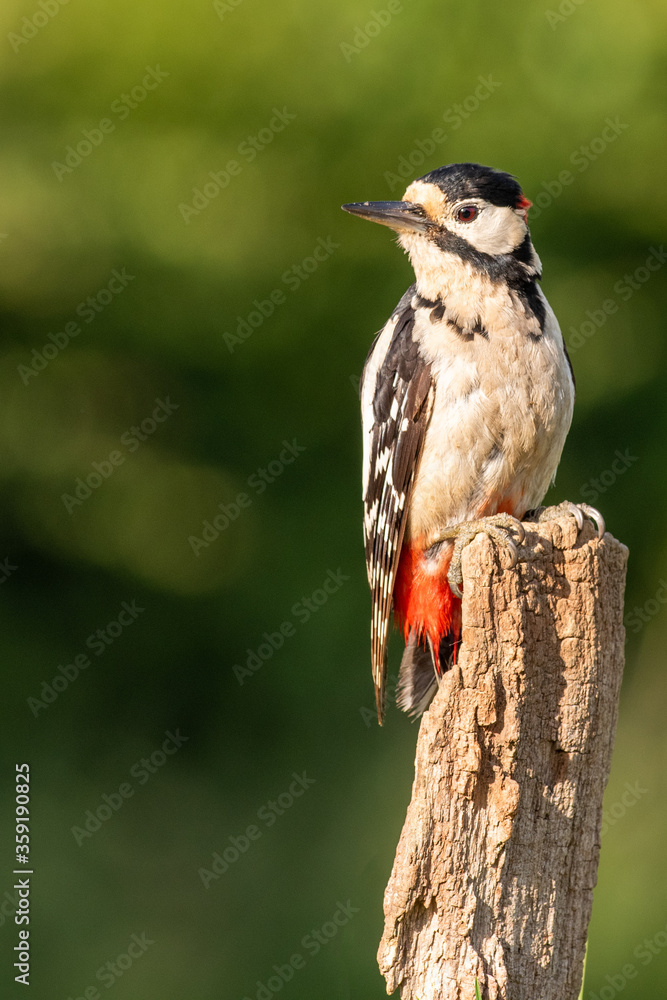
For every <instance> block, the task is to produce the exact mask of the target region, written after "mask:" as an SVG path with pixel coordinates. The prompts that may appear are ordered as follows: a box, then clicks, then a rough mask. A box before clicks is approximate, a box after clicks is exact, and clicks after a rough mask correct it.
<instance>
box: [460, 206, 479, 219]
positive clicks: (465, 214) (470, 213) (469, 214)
mask: <svg viewBox="0 0 667 1000" xmlns="http://www.w3.org/2000/svg"><path fill="white" fill-rule="evenodd" d="M478 212H479V210H478V208H477V206H476V205H464V206H463V208H460V209H459V210H458V212H457V213H456V218H457V219H458V220H459V222H472V221H473V219H476V218H477V215H478Z"/></svg>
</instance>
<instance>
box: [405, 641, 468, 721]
mask: <svg viewBox="0 0 667 1000" xmlns="http://www.w3.org/2000/svg"><path fill="white" fill-rule="evenodd" d="M457 645H458V640H457V637H456V635H455V634H454V632H448V633H447V635H444V636H443V637H442V639H441V641H440V648H439V651H438V654H439V655H438V657H437V660H438V661H439V666H440V671H441V672H444V671H445V670H448V669H449V668H450V666H451V665H452V662H453V661H454V659H455V656H456V647H457ZM441 675H442V674H441V673H440V674H439V673H438V669H437V667H436V657H435V656H434V651H433V647H432V645H431V641H430V639H428V638H423V639H422V640H419V639H418V637H417V633H416V632H415V631H411V632H410V634H409V636H408V641H407V643H406V646H405V652H404V653H403V659H402V660H401V668H400V671H399V674H398V685H397V687H396V704H397V705H398V707H399V708H400V709H401V710H402V711H403V712H407V713H408V715H410V716H412V718H414V719H416V718H418V717H419V716H420V715H423V713H424V712H425V711H426V709H427V708H428V706H429V705H430V704H431V702H432V701H433V698H434V697H435V693H436V691H437V690H438V685H439V683H440V679H441Z"/></svg>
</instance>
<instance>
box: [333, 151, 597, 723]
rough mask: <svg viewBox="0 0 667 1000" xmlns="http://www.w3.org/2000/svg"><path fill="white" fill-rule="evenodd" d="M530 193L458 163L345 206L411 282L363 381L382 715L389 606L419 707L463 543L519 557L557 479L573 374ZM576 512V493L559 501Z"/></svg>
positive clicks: (451, 656) (406, 706)
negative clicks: (393, 251) (479, 542)
mask: <svg viewBox="0 0 667 1000" xmlns="http://www.w3.org/2000/svg"><path fill="white" fill-rule="evenodd" d="M530 205H531V202H530V201H529V200H528V199H527V198H526V197H525V195H524V194H523V192H522V190H521V187H520V185H519V183H518V182H517V180H516V179H515V178H514V177H513V176H511V175H510V174H507V173H504V172H502V171H500V170H495V169H493V168H492V167H485V166H481V165H480V164H478V163H454V164H450V165H448V166H444V167H440V168H439V169H437V170H433V171H431V172H430V173H428V174H426V175H425V176H424V177H420V178H418V179H417V180H415V181H413V182H412V183H411V184H410V185H409V186H408V188H407V190H406V192H405V194H404V196H403V200H402V201H379V202H363V203H355V204H348V205H343V206H342V207H343V209H344V210H345V211H346V212H350V213H351V214H352V215H358V216H360V217H361V218H362V219H368V220H369V221H371V222H378V223H380V224H382V225H384V226H388V227H389V228H390V229H393V230H394V231H395V232H396V233H398V243H399V245H400V246H401V247H402V248H403V249H404V251H405V252H407V254H408V255H409V257H410V262H411V264H412V267H413V270H414V273H415V283H414V284H413V285H411V286H410V288H408V290H407V292H406V293H405V295H404V296H403V297H402V299H401V300H400V302H399V303H398V305H397V306H396V308H395V310H394V312H393V313H392V315H391V317H390V318H389V320H388V321H387V323H386V324H385V326H384V327H383V329H382V330H380V332H379V333H378V334H377V336H376V337H375V340H374V341H373V344H372V346H371V349H370V353H369V355H368V358H367V359H366V364H365V366H364V370H363V374H362V378H361V385H360V395H361V411H362V427H363V500H364V541H365V550H366V566H367V571H368V581H369V584H370V588H371V594H372V616H371V657H372V667H373V679H374V683H375V696H376V702H377V712H378V721H379V723H380V725H382V721H383V718H384V712H385V687H386V671H387V645H388V638H389V635H388V633H389V620H390V615H391V610H392V605H393V611H394V618H395V621H396V623H397V624H398V625H399V626H400V627H401V628H402V630H403V633H404V638H405V643H406V645H405V652H404V654H403V659H402V661H401V667H400V671H399V679H398V686H397V702H398V705H399V707H400V708H402V709H403V710H404V711H407V712H409V713H410V714H411V715H413V716H418V715H421V714H422V712H424V711H425V710H426V708H427V707H428V705H429V704H430V702H431V700H432V698H433V695H434V694H435V691H436V690H437V686H438V683H439V681H440V679H441V678H442V675H443V672H444V671H445V670H446V669H447V668H448V667H449V666H451V663H452V662H453V661H454V660H455V659H456V654H457V648H458V643H459V638H460V634H461V598H462V591H461V584H462V582H463V578H462V574H461V551H462V549H463V547H464V546H465V545H466V544H468V542H470V541H471V540H472V539H473V538H474V537H475V535H476V534H477V533H478V532H480V531H483V532H486V533H487V534H488V535H490V536H491V537H492V538H494V539H495V540H496V541H497V542H498V543H499V544H502V545H504V546H506V547H507V548H508V549H509V554H510V565H511V566H513V565H515V563H516V559H517V547H516V542H515V538H516V541H518V542H521V541H522V540H523V537H524V529H523V527H522V524H521V520H522V519H523V518H525V517H527V516H530V517H533V518H536V519H539V518H540V517H544V516H549V515H550V514H552V513H553V509H552V508H548V509H547V510H545V509H544V508H540V507H539V505H540V504H541V502H542V499H543V498H544V495H545V493H546V492H547V489H548V488H549V486H550V484H551V483H552V482H553V480H554V477H555V474H556V468H557V466H558V462H559V460H560V456H561V452H562V450H563V446H564V444H565V438H566V435H567V432H568V430H569V427H570V423H571V421H572V411H573V406H574V396H575V384H574V374H573V371H572V365H571V363H570V359H569V357H568V354H567V350H566V347H565V342H564V340H563V336H562V334H561V331H560V328H559V326H558V321H557V320H556V317H555V316H554V313H553V311H552V309H551V307H550V305H549V303H548V302H547V300H546V298H545V296H544V294H543V292H542V290H541V288H540V286H539V284H538V282H539V281H540V279H541V277H542V265H541V263H540V259H539V257H538V256H537V253H536V252H535V249H534V247H533V244H532V241H531V238H530V231H529V228H528V209H529V208H530ZM565 506H566V507H567V508H568V510H570V512H571V513H572V514H573V516H575V517H576V518H577V523H578V526H579V528H581V527H582V526H583V518H584V514H585V515H587V516H589V517H591V518H592V519H593V520H594V521H595V522H596V523H597V528H598V534H599V536H600V537H602V534H603V533H604V522H603V520H602V517H601V515H600V514H599V512H598V511H596V510H594V509H593V508H592V507H589V506H588V505H586V504H580V505H578V506H575V505H574V504H567V505H565Z"/></svg>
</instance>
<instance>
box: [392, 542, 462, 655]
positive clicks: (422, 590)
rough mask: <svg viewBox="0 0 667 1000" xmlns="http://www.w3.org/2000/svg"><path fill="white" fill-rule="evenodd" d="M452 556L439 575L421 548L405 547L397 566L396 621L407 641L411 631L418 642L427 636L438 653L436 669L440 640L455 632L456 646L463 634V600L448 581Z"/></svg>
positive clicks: (444, 563)
mask: <svg viewBox="0 0 667 1000" xmlns="http://www.w3.org/2000/svg"><path fill="white" fill-rule="evenodd" d="M450 560H451V557H450V558H449V559H448V558H444V559H443V560H442V562H441V563H440V566H439V567H438V572H437V573H431V572H428V571H427V569H426V559H425V558H424V553H423V551H422V550H421V549H419V548H411V547H410V546H408V545H404V546H403V549H402V551H401V558H400V561H399V564H398V573H397V577H396V585H395V587H394V618H395V621H396V624H397V625H398V626H399V627H401V628H402V629H403V632H404V635H405V640H406V642H407V638H408V635H409V633H410V632H414V633H416V635H417V636H418V638H419V639H422V638H424V637H428V639H429V640H430V642H431V647H432V649H433V652H434V654H435V660H436V669H437V671H438V673H439V674H441V673H442V671H441V668H440V660H439V650H440V641H441V639H443V637H444V636H446V635H448V634H450V633H453V634H454V636H455V638H456V641H457V645H458V639H459V636H460V634H461V601H460V599H459V598H458V597H455V596H454V594H453V593H452V591H451V588H450V586H449V583H448V582H447V571H448V569H449V563H450Z"/></svg>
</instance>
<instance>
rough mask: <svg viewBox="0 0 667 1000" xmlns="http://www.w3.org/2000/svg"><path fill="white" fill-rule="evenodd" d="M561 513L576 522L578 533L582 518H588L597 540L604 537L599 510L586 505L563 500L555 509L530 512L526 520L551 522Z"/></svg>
mask: <svg viewBox="0 0 667 1000" xmlns="http://www.w3.org/2000/svg"><path fill="white" fill-rule="evenodd" d="M563 513H567V514H571V515H572V517H573V518H574V519H575V521H576V522H577V530H578V531H581V529H582V528H583V526H584V517H588V518H590V520H591V521H593V523H594V524H595V528H596V530H597V536H598V538H602V537H603V536H604V533H605V523H604V518H603V516H602V514H601V513H600V511H599V510H597V509H596V508H595V507H591V505H590V504H588V503H571V502H570V501H569V500H565V501H564V502H563V503H560V504H558V506H557V507H538V508H537V510H534V511H531V512H530V514H529V515H528V516H527V517H526V520H529V521H537V522H538V523H542V522H544V521H552V520H553V519H554V517H556V516H557V515H558V514H563Z"/></svg>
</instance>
